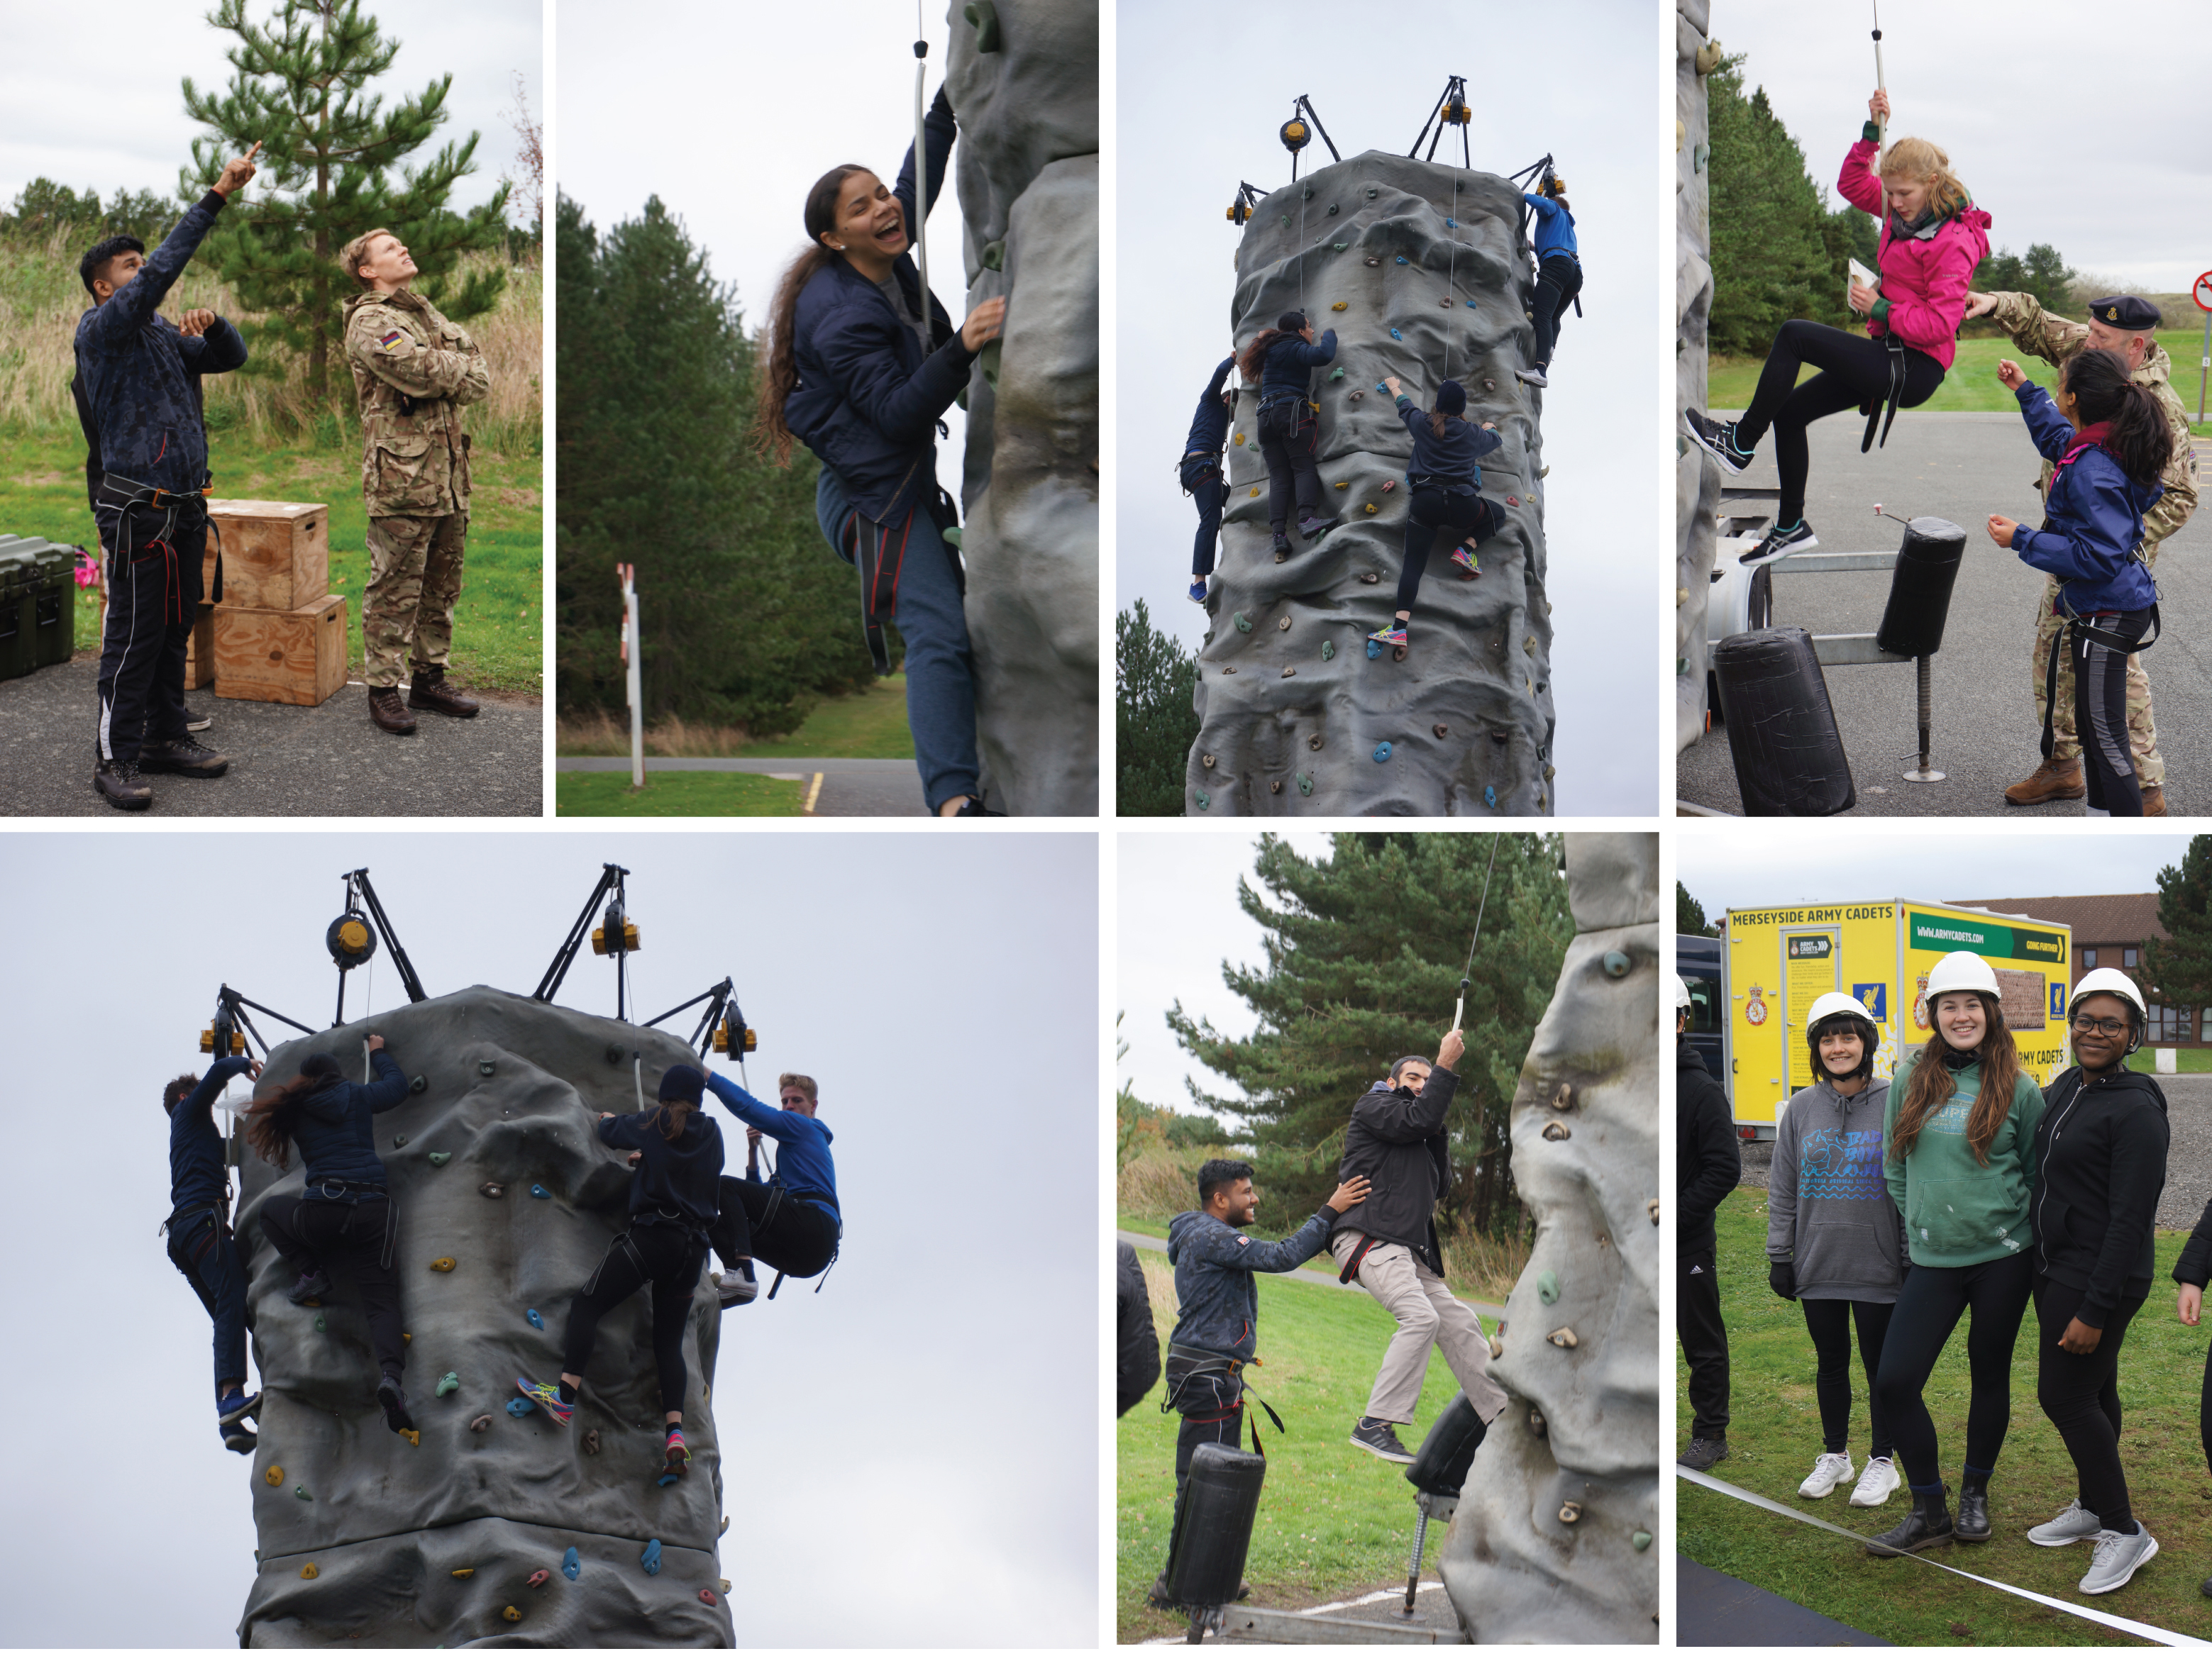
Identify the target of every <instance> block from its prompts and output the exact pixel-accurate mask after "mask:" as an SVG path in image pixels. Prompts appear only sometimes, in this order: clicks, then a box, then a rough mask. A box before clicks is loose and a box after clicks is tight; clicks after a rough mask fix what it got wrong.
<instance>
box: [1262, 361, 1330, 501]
mask: <svg viewBox="0 0 2212 1661" xmlns="http://www.w3.org/2000/svg"><path fill="white" fill-rule="evenodd" d="M1320 442H1321V426H1320V424H1319V423H1318V422H1317V421H1315V420H1314V416H1313V411H1312V410H1310V409H1307V408H1306V401H1305V395H1304V393H1303V392H1301V393H1299V394H1297V396H1295V397H1284V398H1283V399H1282V400H1281V401H1279V403H1271V404H1269V405H1268V406H1267V408H1266V409H1262V410H1261V412H1260V453H1261V456H1262V457H1264V458H1266V459H1267V523H1268V524H1270V525H1272V526H1273V528H1274V530H1275V531H1276V533H1277V534H1278V535H1279V534H1281V532H1282V530H1283V527H1284V526H1285V525H1286V524H1289V523H1290V519H1291V494H1292V491H1293V488H1295V490H1296V494H1297V499H1298V512H1299V515H1300V517H1301V518H1310V517H1313V516H1315V515H1317V514H1318V513H1319V512H1321V469H1320V468H1319V467H1317V466H1316V465H1315V464H1314V451H1315V449H1316V447H1317V446H1319V444H1320Z"/></svg>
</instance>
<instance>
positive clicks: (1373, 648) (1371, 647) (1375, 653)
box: [1367, 640, 1383, 663]
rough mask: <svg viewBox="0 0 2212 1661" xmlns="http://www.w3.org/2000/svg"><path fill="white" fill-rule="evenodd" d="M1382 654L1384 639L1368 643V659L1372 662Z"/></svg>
mask: <svg viewBox="0 0 2212 1661" xmlns="http://www.w3.org/2000/svg"><path fill="white" fill-rule="evenodd" d="M1382 655H1383V642H1382V641H1380V640H1370V641H1369V642H1368V643H1367V659H1368V661H1369V662H1370V663H1372V662H1374V660H1375V659H1376V658H1380V657H1381V656H1382Z"/></svg>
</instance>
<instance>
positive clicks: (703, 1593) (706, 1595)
mask: <svg viewBox="0 0 2212 1661" xmlns="http://www.w3.org/2000/svg"><path fill="white" fill-rule="evenodd" d="M699 1601H700V1602H701V1603H704V1604H705V1605H706V1606H707V1607H708V1609H712V1608H714V1587H712V1586H702V1587H700V1588H699Z"/></svg>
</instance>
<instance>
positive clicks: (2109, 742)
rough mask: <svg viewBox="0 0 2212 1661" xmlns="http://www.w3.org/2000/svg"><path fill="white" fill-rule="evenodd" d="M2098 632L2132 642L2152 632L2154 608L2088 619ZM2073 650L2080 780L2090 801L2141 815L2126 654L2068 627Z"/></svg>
mask: <svg viewBox="0 0 2212 1661" xmlns="http://www.w3.org/2000/svg"><path fill="white" fill-rule="evenodd" d="M2090 621H2093V622H2094V623H2095V625H2096V627H2097V631H2098V633H2100V634H2101V633H2110V634H2117V635H2118V636H2119V637H2120V638H2121V639H2122V640H2126V641H2128V642H2129V643H2130V645H2133V643H2134V642H2136V641H2137V640H2142V637H2143V636H2144V635H2146V634H2148V633H2150V611H2149V609H2148V608H2145V609H2143V610H2141V611H2122V612H2117V613H2111V614H2107V615H2102V616H2099V617H2095V618H2093V619H2091V620H2090ZM2065 638H2066V649H2067V650H2068V651H2069V652H2072V653H2073V654H2074V734H2075V737H2077V738H2079V739H2080V740H2081V764H2082V766H2081V782H2082V783H2083V785H2086V786H2087V789H2088V792H2089V805H2090V806H2091V807H2093V808H2102V809H2104V810H2105V811H2106V813H2109V814H2111V815H2112V817H2113V818H2115V819H2140V818H2142V783H2141V781H2140V780H2138V779H2136V761H2135V754H2134V752H2133V750H2132V749H2130V747H2129V744H2128V654H2127V653H2126V652H2118V651H2115V650H2113V648H2112V647H2111V646H2102V645H2100V644H2099V643H2098V642H2097V641H2095V640H2090V639H2088V638H2087V636H2086V635H2083V634H2081V633H2080V632H2079V631H2078V630H2075V629H2074V628H2072V627H2069V628H2068V629H2067V631H2066V636H2065Z"/></svg>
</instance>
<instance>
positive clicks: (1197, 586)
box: [1190, 577, 1206, 605]
mask: <svg viewBox="0 0 2212 1661" xmlns="http://www.w3.org/2000/svg"><path fill="white" fill-rule="evenodd" d="M1190 597H1191V602H1192V603H1194V604H1195V605H1204V604H1205V603H1206V579H1205V578H1203V577H1200V578H1196V579H1194V580H1193V581H1192V583H1191V585H1190Z"/></svg>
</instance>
